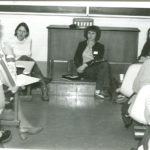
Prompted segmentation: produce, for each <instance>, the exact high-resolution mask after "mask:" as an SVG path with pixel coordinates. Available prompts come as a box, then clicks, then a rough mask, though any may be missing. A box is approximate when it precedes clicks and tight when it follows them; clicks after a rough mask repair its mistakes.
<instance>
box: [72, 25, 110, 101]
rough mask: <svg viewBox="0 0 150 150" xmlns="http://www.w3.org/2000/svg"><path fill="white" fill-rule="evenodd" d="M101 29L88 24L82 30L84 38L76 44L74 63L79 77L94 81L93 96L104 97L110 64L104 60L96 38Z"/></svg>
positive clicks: (106, 93) (100, 46) (108, 81)
mask: <svg viewBox="0 0 150 150" xmlns="http://www.w3.org/2000/svg"><path fill="white" fill-rule="evenodd" d="M100 36H101V30H100V28H99V27H97V26H89V27H87V28H86V29H85V31H84V37H85V39H86V40H84V41H81V42H80V43H79V44H78V47H77V50H76V53H75V56H74V63H75V65H76V68H77V73H78V74H79V76H80V77H83V78H85V79H89V80H95V81H96V90H95V96H96V97H97V98H100V99H104V98H105V97H107V96H109V89H110V66H109V64H108V62H107V61H105V60H104V45H103V44H101V43H99V42H98V40H99V39H100Z"/></svg>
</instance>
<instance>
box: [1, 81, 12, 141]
mask: <svg viewBox="0 0 150 150" xmlns="http://www.w3.org/2000/svg"><path fill="white" fill-rule="evenodd" d="M4 107H5V95H4V90H3V83H2V81H1V80H0V118H1V115H2V113H3V110H4ZM11 137H12V135H11V131H10V130H4V129H1V128H0V143H5V142H8V141H9V140H10V139H11Z"/></svg>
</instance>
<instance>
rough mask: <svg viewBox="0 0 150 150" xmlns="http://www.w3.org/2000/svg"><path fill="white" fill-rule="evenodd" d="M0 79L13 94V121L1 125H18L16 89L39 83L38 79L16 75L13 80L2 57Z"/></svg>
mask: <svg viewBox="0 0 150 150" xmlns="http://www.w3.org/2000/svg"><path fill="white" fill-rule="evenodd" d="M0 74H1V76H0V79H1V81H2V83H3V84H5V85H7V86H8V87H9V89H10V90H11V91H12V92H13V93H14V94H15V97H14V104H15V105H14V119H13V120H1V124H2V125H14V126H18V125H19V122H20V121H19V118H18V106H19V102H20V101H19V96H18V89H19V88H20V87H21V86H26V85H30V84H33V83H36V82H39V80H40V79H38V78H34V77H30V76H26V75H23V74H21V75H17V76H16V77H15V78H14V76H13V75H12V74H11V72H10V70H9V68H8V65H7V63H6V61H5V60H4V58H2V56H1V57H0Z"/></svg>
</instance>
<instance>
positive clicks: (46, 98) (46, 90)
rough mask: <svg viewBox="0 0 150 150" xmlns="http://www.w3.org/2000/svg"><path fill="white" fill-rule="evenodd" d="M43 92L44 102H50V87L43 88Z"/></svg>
mask: <svg viewBox="0 0 150 150" xmlns="http://www.w3.org/2000/svg"><path fill="white" fill-rule="evenodd" d="M41 90H42V100H43V101H49V95H48V87H47V86H46V85H45V86H42V87H41Z"/></svg>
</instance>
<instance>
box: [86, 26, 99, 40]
mask: <svg viewBox="0 0 150 150" xmlns="http://www.w3.org/2000/svg"><path fill="white" fill-rule="evenodd" d="M89 31H94V32H96V38H95V41H98V40H99V39H100V36H101V30H100V28H99V27H98V26H94V25H93V26H88V27H87V28H86V29H85V30H84V37H85V38H86V39H88V36H87V35H88V32H89Z"/></svg>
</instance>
